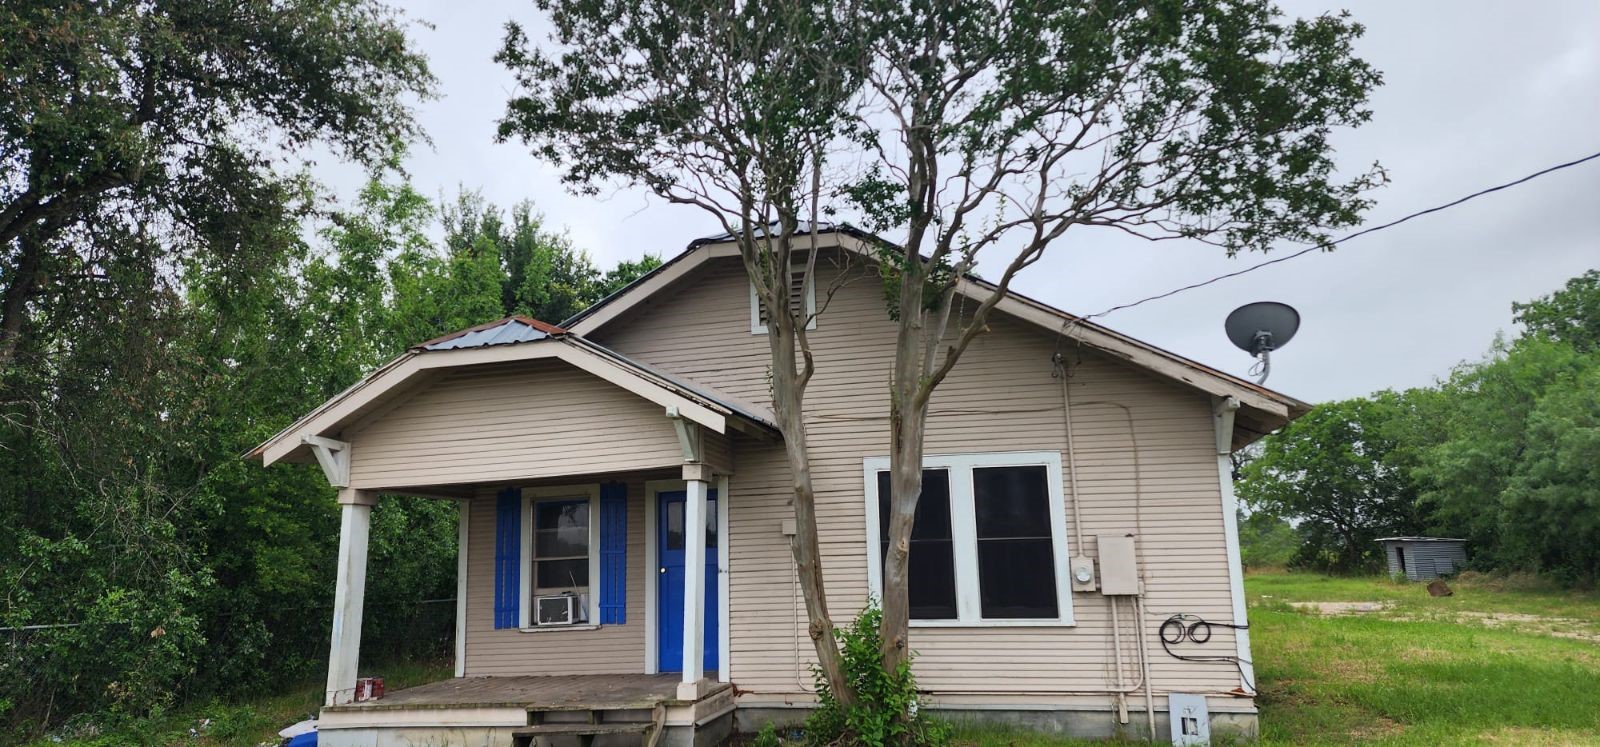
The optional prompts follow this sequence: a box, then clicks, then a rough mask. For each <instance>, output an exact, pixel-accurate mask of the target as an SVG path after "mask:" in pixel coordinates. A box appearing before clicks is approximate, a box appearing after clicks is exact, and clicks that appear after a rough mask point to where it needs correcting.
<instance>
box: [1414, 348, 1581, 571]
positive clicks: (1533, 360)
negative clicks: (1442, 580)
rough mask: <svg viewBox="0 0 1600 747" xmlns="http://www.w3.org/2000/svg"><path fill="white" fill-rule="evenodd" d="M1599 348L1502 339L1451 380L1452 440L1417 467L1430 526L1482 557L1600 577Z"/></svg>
mask: <svg viewBox="0 0 1600 747" xmlns="http://www.w3.org/2000/svg"><path fill="white" fill-rule="evenodd" d="M1597 383H1600V353H1597V352H1587V353H1585V352H1581V351H1579V350H1578V349H1575V348H1574V347H1573V346H1572V345H1569V344H1566V343H1563V342H1557V341H1555V340H1551V339H1547V338H1545V337H1543V336H1539V335H1535V336H1533V337H1528V338H1523V339H1521V340H1517V341H1515V342H1513V343H1511V344H1509V345H1508V344H1505V343H1499V344H1497V345H1496V348H1495V351H1494V352H1493V354H1492V356H1491V357H1490V358H1489V359H1488V360H1486V361H1484V362H1481V363H1477V364H1472V365H1466V366H1462V367H1460V368H1459V369H1457V370H1456V372H1455V373H1454V374H1453V375H1452V376H1451V377H1450V379H1449V381H1447V382H1445V384H1444V385H1443V386H1442V387H1441V394H1442V395H1443V396H1444V397H1445V398H1446V399H1447V401H1448V403H1449V407H1448V408H1447V409H1446V412H1445V416H1444V418H1443V427H1442V428H1441V433H1442V438H1441V439H1440V440H1439V441H1438V442H1437V443H1435V444H1432V445H1430V446H1428V447H1427V448H1425V449H1423V450H1421V452H1420V456H1419V459H1418V463H1417V468H1416V470H1415V474H1416V475H1417V477H1418V479H1419V481H1420V482H1421V483H1422V485H1423V490H1422V500H1423V502H1424V504H1425V505H1426V506H1427V507H1428V509H1429V512H1430V518H1431V523H1433V524H1434V525H1436V526H1437V527H1438V528H1439V529H1440V530H1441V531H1442V532H1444V533H1447V534H1451V535H1454V536H1461V537H1465V538H1467V539H1468V540H1470V541H1471V544H1470V546H1469V547H1470V548H1471V551H1472V553H1473V555H1474V562H1475V563H1477V564H1478V565H1481V566H1484V567H1488V568H1497V569H1501V570H1525V571H1536V572H1542V573H1546V574H1550V575H1552V576H1554V577H1558V578H1560V579H1562V580H1565V581H1567V582H1585V581H1588V582H1592V581H1593V580H1595V579H1596V578H1600V552H1597V551H1596V548H1597V547H1600V545H1597V543H1600V493H1597V492H1596V490H1595V486H1596V485H1597V484H1600V483H1597V482H1596V478H1597V477H1600V473H1597V472H1596V471H1595V470H1596V464H1597V463H1600V462H1597V459H1600V438H1597V437H1596V435H1595V434H1597V433H1600V397H1596V394H1595V393H1596V392H1597V391H1600V389H1597V388H1596V386H1597Z"/></svg>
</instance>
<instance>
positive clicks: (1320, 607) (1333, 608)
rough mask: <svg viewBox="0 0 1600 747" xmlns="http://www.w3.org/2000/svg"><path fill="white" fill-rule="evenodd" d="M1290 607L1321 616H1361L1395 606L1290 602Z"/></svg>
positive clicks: (1371, 603) (1377, 603)
mask: <svg viewBox="0 0 1600 747" xmlns="http://www.w3.org/2000/svg"><path fill="white" fill-rule="evenodd" d="M1289 606H1291V607H1294V608H1295V609H1297V610H1301V611H1304V612H1315V613H1317V614H1319V615H1361V614H1368V613H1372V612H1383V611H1384V610H1387V609H1389V608H1390V607H1393V606H1394V603H1393V602H1290V603H1289Z"/></svg>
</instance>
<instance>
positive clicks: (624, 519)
mask: <svg viewBox="0 0 1600 747" xmlns="http://www.w3.org/2000/svg"><path fill="white" fill-rule="evenodd" d="M627 589H628V486H627V485H626V484H624V483H620V482H608V483H606V484H604V485H601V486H600V624H601V625H621V624H623V623H625V622H627V621H628V598H627V597H628V591H627Z"/></svg>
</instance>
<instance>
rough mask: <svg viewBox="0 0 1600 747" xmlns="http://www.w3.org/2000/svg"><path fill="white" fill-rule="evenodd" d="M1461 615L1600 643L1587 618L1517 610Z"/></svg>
mask: <svg viewBox="0 0 1600 747" xmlns="http://www.w3.org/2000/svg"><path fill="white" fill-rule="evenodd" d="M1459 616H1460V617H1462V618H1464V619H1468V620H1478V621H1480V622H1482V623H1483V625H1484V627H1489V628H1507V629H1512V630H1520V631H1526V632H1530V633H1542V634H1544V635H1548V636H1554V637H1556V638H1570V639H1572V640H1575V641H1589V642H1592V643H1600V632H1596V631H1595V630H1594V624H1593V623H1590V622H1589V621H1587V620H1578V619H1575V618H1571V617H1545V616H1543V615H1525V614H1521V613H1516V612H1461V613H1459Z"/></svg>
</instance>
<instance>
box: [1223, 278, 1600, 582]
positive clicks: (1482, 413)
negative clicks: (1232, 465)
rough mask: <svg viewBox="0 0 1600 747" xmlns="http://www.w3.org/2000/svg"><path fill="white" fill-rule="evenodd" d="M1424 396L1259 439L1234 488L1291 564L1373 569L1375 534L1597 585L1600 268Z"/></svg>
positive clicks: (1538, 303) (1396, 398)
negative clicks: (1291, 531) (1282, 531)
mask: <svg viewBox="0 0 1600 747" xmlns="http://www.w3.org/2000/svg"><path fill="white" fill-rule="evenodd" d="M1512 308H1513V311H1514V312H1515V315H1516V320H1517V321H1518V322H1519V323H1520V324H1521V325H1522V326H1523V331H1522V334H1521V335H1519V336H1518V337H1516V338H1514V339H1509V340H1508V339H1499V340H1497V341H1496V342H1495V344H1494V346H1493V347H1492V348H1491V349H1490V351H1489V354H1488V355H1487V356H1486V357H1485V358H1484V359H1483V360H1481V361H1477V362H1474V363H1467V364H1463V365H1461V366H1458V367H1457V368H1456V369H1455V370H1454V371H1452V372H1451V374H1450V375H1449V376H1448V377H1447V378H1446V379H1444V380H1443V381H1441V382H1439V384H1438V385H1436V386H1433V387H1424V388H1418V389H1412V390H1408V391H1404V392H1380V393H1378V394H1375V395H1373V396H1371V397H1362V398H1356V399H1352V400H1346V401H1342V402H1332V403H1328V404H1325V405H1321V406H1319V407H1317V408H1316V409H1315V410H1313V411H1312V412H1311V413H1310V414H1309V415H1307V416H1306V417H1303V418H1301V419H1300V420H1298V421H1296V422H1294V423H1292V424H1290V425H1289V426H1288V427H1287V428H1285V429H1284V430H1282V431H1280V432H1279V433H1276V434H1273V435H1272V436H1269V437H1268V438H1266V439H1265V440H1264V441H1263V443H1262V445H1261V448H1260V453H1259V456H1258V458H1256V459H1254V460H1252V461H1251V462H1250V463H1249V464H1248V465H1246V466H1245V468H1244V473H1243V478H1244V479H1243V480H1242V481H1241V483H1240V486H1239V490H1240V495H1241V496H1242V497H1243V498H1244V499H1245V501H1246V503H1247V504H1248V505H1250V506H1251V507H1252V508H1253V509H1255V510H1257V511H1262V512H1265V513H1266V514H1268V515H1273V516H1279V517H1285V518H1289V519H1291V520H1293V521H1294V522H1295V525H1296V530H1297V531H1298V533H1299V535H1300V539H1301V545H1300V548H1299V550H1298V552H1297V554H1296V555H1295V558H1294V562H1295V563H1296V564H1299V565H1302V566H1307V567H1314V568H1321V569H1331V570H1341V571H1358V570H1372V569H1375V568H1377V567H1379V565H1380V562H1381V556H1380V554H1379V548H1378V546H1377V544H1376V543H1375V542H1373V540H1374V539H1375V538H1376V537H1380V536H1384V535H1389V534H1412V533H1421V532H1427V533H1430V534H1435V535H1440V536H1451V537H1462V538H1465V539H1467V540H1468V541H1469V545H1468V551H1469V554H1470V555H1471V563H1472V565H1473V566H1475V567H1477V568H1480V569H1484V570H1491V571H1506V572H1512V571H1521V572H1535V573H1540V574H1543V575H1546V576H1548V577H1550V578H1552V579H1554V580H1556V581H1559V582H1563V583H1570V584H1585V585H1587V584H1593V583H1595V582H1596V581H1597V580H1600V270H1591V271H1589V272H1586V273H1584V274H1583V275H1581V276H1579V277H1576V278H1573V279H1572V280H1570V281H1568V283H1567V284H1566V285H1565V287H1564V288H1562V289H1561V290H1558V291H1556V292H1554V293H1551V294H1549V295H1547V296H1544V297H1541V298H1538V299H1534V300H1532V301H1529V302H1527V303H1518V304H1514V305H1513V307H1512Z"/></svg>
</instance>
